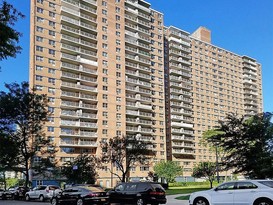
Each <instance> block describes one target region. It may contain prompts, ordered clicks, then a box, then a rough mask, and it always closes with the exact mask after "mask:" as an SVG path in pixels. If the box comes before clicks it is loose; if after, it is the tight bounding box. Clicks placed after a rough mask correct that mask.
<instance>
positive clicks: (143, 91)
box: [126, 85, 152, 95]
mask: <svg viewBox="0 0 273 205" xmlns="http://www.w3.org/2000/svg"><path fill="white" fill-rule="evenodd" d="M126 90H128V91H133V92H137V93H138V92H139V93H142V94H148V95H151V94H152V91H151V90H147V89H142V88H140V87H138V86H136V87H134V86H129V85H127V86H126Z"/></svg>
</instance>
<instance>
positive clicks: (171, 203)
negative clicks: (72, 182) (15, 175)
mask: <svg viewBox="0 0 273 205" xmlns="http://www.w3.org/2000/svg"><path fill="white" fill-rule="evenodd" d="M184 195H185V194H184ZM179 196H183V194H177V195H167V204H166V205H188V204H189V202H188V200H177V199H175V198H176V197H179ZM0 205H50V203H49V202H48V201H47V202H39V201H15V200H1V199H0Z"/></svg>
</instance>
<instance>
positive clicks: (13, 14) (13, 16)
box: [0, 1, 24, 61]
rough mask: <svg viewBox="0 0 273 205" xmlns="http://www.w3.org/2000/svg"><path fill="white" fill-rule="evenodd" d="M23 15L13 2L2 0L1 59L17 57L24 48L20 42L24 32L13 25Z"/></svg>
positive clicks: (0, 23)
mask: <svg viewBox="0 0 273 205" xmlns="http://www.w3.org/2000/svg"><path fill="white" fill-rule="evenodd" d="M23 17H24V15H23V14H22V13H21V12H19V11H17V10H16V9H15V8H14V7H13V6H12V5H11V4H8V3H7V2H6V1H2V4H1V6H0V36H1V38H0V61H1V60H3V59H7V57H16V54H17V53H19V52H20V51H21V49H22V48H21V47H20V46H19V45H18V43H19V38H20V36H21V35H22V34H21V33H20V32H18V31H16V30H15V29H14V28H13V26H14V25H15V22H17V21H18V19H20V18H23Z"/></svg>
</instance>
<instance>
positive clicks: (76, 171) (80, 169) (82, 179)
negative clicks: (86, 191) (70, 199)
mask: <svg viewBox="0 0 273 205" xmlns="http://www.w3.org/2000/svg"><path fill="white" fill-rule="evenodd" d="M62 174H63V175H64V176H65V177H66V178H67V181H68V182H70V183H75V184H82V183H88V184H94V183H95V181H96V178H97V172H96V158H95V157H94V156H91V155H88V154H81V155H78V156H77V157H76V158H75V159H74V161H69V162H66V163H65V164H64V166H63V167H62Z"/></svg>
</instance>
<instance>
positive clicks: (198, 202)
mask: <svg viewBox="0 0 273 205" xmlns="http://www.w3.org/2000/svg"><path fill="white" fill-rule="evenodd" d="M193 205H209V202H208V200H207V199H205V198H203V197H198V198H196V199H195V200H194V201H193Z"/></svg>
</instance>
